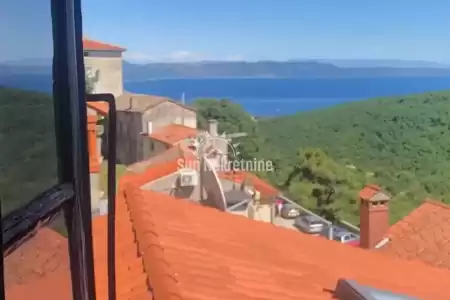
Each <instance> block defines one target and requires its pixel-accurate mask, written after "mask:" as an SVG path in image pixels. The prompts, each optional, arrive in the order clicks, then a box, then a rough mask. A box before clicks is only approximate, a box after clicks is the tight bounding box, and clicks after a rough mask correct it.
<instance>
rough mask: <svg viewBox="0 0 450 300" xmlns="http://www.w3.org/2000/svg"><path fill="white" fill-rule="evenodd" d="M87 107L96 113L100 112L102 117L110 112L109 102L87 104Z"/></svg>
mask: <svg viewBox="0 0 450 300" xmlns="http://www.w3.org/2000/svg"><path fill="white" fill-rule="evenodd" d="M86 105H87V107H89V108H92V109H93V110H95V111H96V112H98V113H99V114H100V115H102V116H107V115H108V112H109V104H108V102H106V101H105V102H104V101H102V102H89V101H88V102H87V104H86Z"/></svg>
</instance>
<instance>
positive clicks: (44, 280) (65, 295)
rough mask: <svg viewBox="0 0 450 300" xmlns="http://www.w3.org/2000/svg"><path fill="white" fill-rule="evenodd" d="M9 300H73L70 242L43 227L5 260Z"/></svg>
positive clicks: (6, 287) (6, 286) (7, 296)
mask: <svg viewBox="0 0 450 300" xmlns="http://www.w3.org/2000/svg"><path fill="white" fill-rule="evenodd" d="M5 289H6V298H7V299H11V300H14V299H20V300H21V299H29V298H32V297H34V298H36V299H55V300H57V299H71V298H72V289H71V282H70V267H69V252H68V244H67V239H66V238H64V237H63V236H61V235H60V234H58V233H56V232H55V231H53V230H52V229H49V228H46V227H43V228H40V229H38V231H37V233H36V235H34V236H33V237H32V238H30V239H29V240H27V241H26V242H24V243H23V244H22V245H20V246H19V248H17V249H16V250H15V251H14V252H12V253H11V254H10V255H9V256H7V257H6V258H5Z"/></svg>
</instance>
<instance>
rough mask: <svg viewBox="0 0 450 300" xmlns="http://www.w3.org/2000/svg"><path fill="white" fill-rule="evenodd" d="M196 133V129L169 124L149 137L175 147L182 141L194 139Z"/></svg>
mask: <svg viewBox="0 0 450 300" xmlns="http://www.w3.org/2000/svg"><path fill="white" fill-rule="evenodd" d="M197 133H198V131H197V129H196V128H192V127H187V126H184V125H181V124H170V125H167V126H164V127H162V128H159V129H157V130H155V131H153V132H152V133H151V134H150V137H151V138H152V139H155V140H158V141H160V142H163V143H165V144H168V145H175V144H176V143H178V142H180V141H182V140H185V139H187V138H191V137H195V136H196V135H197Z"/></svg>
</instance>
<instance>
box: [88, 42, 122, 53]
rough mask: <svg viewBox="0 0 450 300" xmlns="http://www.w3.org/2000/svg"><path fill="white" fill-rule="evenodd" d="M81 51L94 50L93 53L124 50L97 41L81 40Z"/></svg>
mask: <svg viewBox="0 0 450 300" xmlns="http://www.w3.org/2000/svg"><path fill="white" fill-rule="evenodd" d="M83 49H84V50H94V51H121V52H123V51H125V50H126V49H125V48H122V47H119V46H115V45H111V44H106V43H102V42H98V41H93V40H90V39H83Z"/></svg>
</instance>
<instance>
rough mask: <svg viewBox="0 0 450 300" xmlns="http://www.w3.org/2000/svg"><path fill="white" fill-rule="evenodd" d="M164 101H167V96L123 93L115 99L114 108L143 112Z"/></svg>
mask: <svg viewBox="0 0 450 300" xmlns="http://www.w3.org/2000/svg"><path fill="white" fill-rule="evenodd" d="M165 101H169V98H165V97H160V96H153V95H144V94H133V93H124V94H123V95H121V96H119V97H118V98H117V99H116V109H117V110H118V111H136V112H144V111H146V110H148V109H149V108H152V107H155V106H156V105H158V104H160V103H163V102H165Z"/></svg>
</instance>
